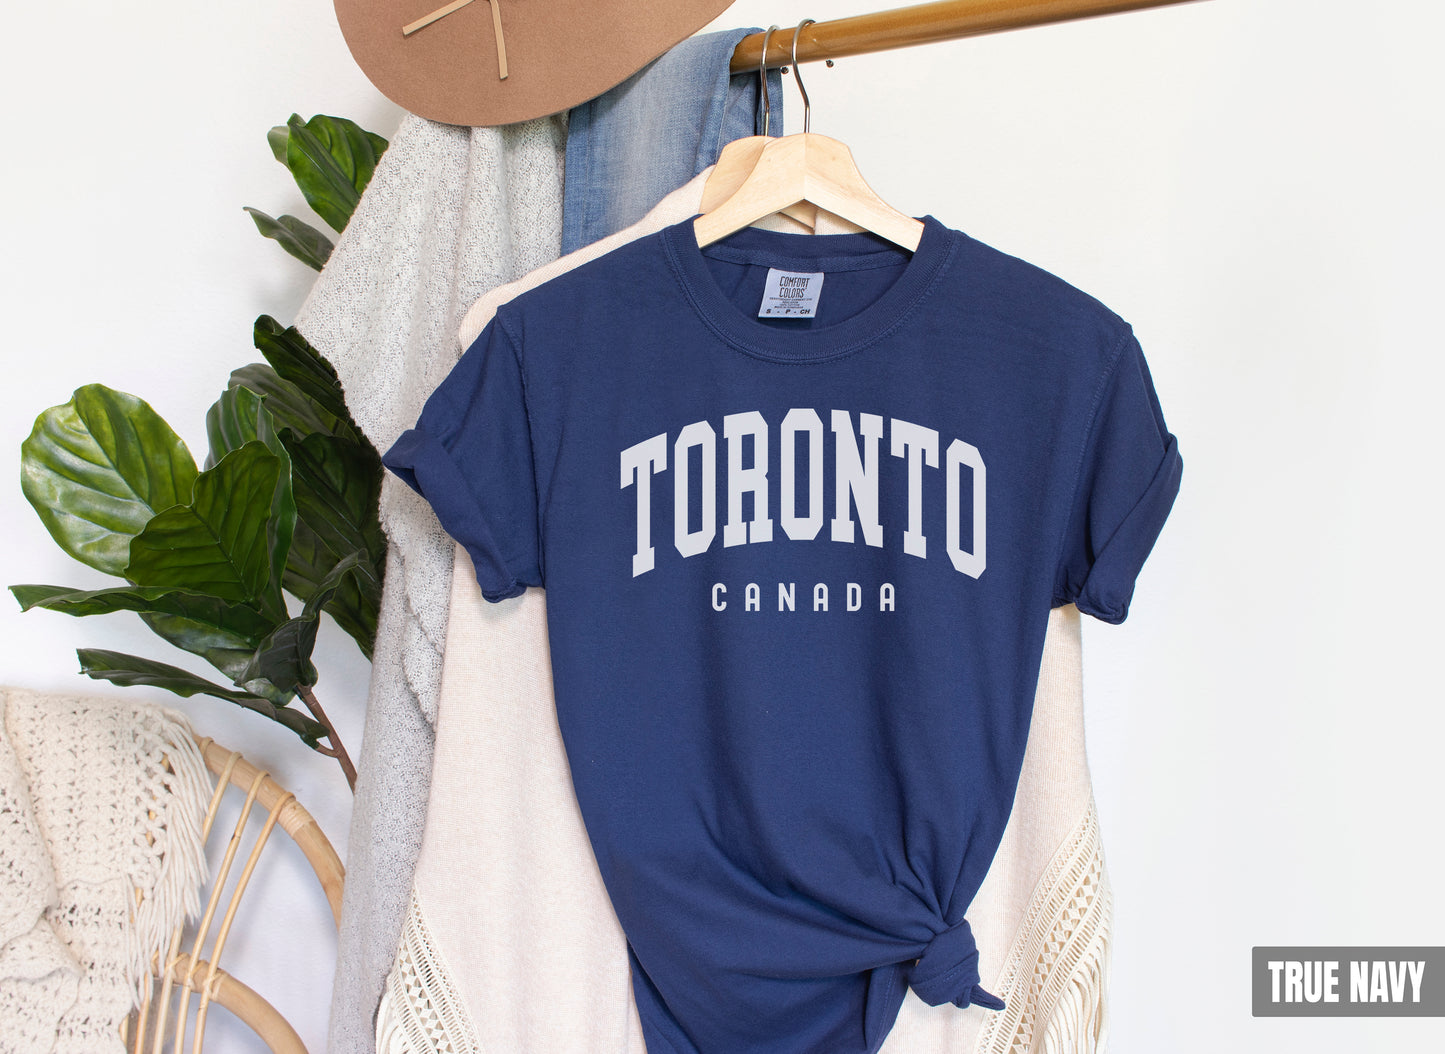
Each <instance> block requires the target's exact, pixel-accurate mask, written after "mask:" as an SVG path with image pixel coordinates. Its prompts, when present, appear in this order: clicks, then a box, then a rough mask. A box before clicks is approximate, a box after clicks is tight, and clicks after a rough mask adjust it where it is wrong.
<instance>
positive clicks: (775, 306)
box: [758, 267, 823, 318]
mask: <svg viewBox="0 0 1445 1054" xmlns="http://www.w3.org/2000/svg"><path fill="white" fill-rule="evenodd" d="M822 292H823V272H822V271H818V272H816V273H814V274H807V273H803V272H799V271H779V270H778V269H777V268H776V267H769V268H768V284H767V285H765V286H763V305H762V307H760V308H758V318H812V317H813V316H814V315H816V314H817V313H818V297H819V295H820V294H822Z"/></svg>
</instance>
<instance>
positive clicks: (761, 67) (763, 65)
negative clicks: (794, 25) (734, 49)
mask: <svg viewBox="0 0 1445 1054" xmlns="http://www.w3.org/2000/svg"><path fill="white" fill-rule="evenodd" d="M777 28H778V27H777V26H769V27H768V28H767V31H766V32H765V33H763V53H762V56H761V57H760V58H759V59H758V90H759V91H761V92H762V94H763V135H764V136H766V135H767V134H768V126H769V125H770V124H771V123H772V119H773V104H772V100H771V99H769V98H768V40H769V38H771V37H772V35H773V32H774V30H776V29H777Z"/></svg>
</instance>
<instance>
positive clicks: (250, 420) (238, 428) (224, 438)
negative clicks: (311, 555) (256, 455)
mask: <svg viewBox="0 0 1445 1054" xmlns="http://www.w3.org/2000/svg"><path fill="white" fill-rule="evenodd" d="M206 434H207V436H208V438H209V439H210V447H211V451H210V454H209V455H207V459H206V464H207V468H208V469H209V468H210V467H211V466H212V465H213V464H214V463H217V462H219V461H220V459H221V458H222V457H224V456H225V455H226V454H228V453H230V452H231V451H232V450H239V449H240V448H241V447H242V446H244V445H245V444H246V443H249V442H253V441H258V442H261V443H264V444H265V445H266V448H267V449H268V450H270V451H271V453H273V454H275V455H276V456H277V457H278V458H280V459H281V471H280V473H279V474H278V475H277V477H276V495H275V499H274V500H273V501H272V506H271V520H270V521H269V522H268V524H267V531H268V532H269V533H270V543H271V577H270V579H269V580H268V581H269V582H270V583H271V584H272V585H273V586H274V588H275V593H276V596H275V599H276V601H277V606H278V609H279V610H281V611H283V612H284V611H285V604H284V602H283V601H281V585H282V576H283V574H284V573H285V570H286V554H287V553H288V552H290V549H291V538H292V533H293V531H294V529H295V526H296V512H295V498H294V496H293V493H292V487H291V454H290V451H288V450H287V449H286V445H285V444H284V443H282V442H281V439H280V437H279V436H278V435H277V434H276V422H275V419H274V418H273V417H272V416H271V411H270V410H269V408H268V407H267V405H266V400H265V398H264V397H263V396H261V395H258V394H256V393H255V392H253V391H252V390H251V389H249V388H246V387H244V386H243V387H237V388H227V389H226V390H225V391H224V392H222V393H221V397H220V398H219V399H217V400H216V402H215V403H214V404H213V405H212V406H211V409H210V410H209V411H207V413H206Z"/></svg>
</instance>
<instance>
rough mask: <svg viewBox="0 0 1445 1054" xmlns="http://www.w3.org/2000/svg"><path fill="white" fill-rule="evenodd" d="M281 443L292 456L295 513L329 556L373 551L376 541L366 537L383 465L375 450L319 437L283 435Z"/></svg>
mask: <svg viewBox="0 0 1445 1054" xmlns="http://www.w3.org/2000/svg"><path fill="white" fill-rule="evenodd" d="M281 441H282V442H283V443H284V444H285V446H286V449H287V451H288V452H289V453H290V454H291V471H292V480H293V485H294V488H295V492H296V509H297V513H298V515H300V516H301V518H302V519H303V520H305V521H306V525H307V526H308V527H310V528H311V529H312V530H314V531H315V532H316V534H317V535H318V536H319V537H320V538H321V541H322V542H324V543H325V544H326V546H327V547H328V548H329V549H330V550H331V551H332V552H333V553H337V554H346V553H351V552H355V551H356V550H358V549H360V550H363V551H366V552H368V553H372V552H373V547H374V546H375V545H376V544H377V542H378V541H379V540H380V539H376V538H372V537H369V536H368V533H367V525H368V521H369V520H374V519H376V508H377V502H378V500H379V499H380V495H381V478H382V477H381V473H382V466H381V459H380V458H378V457H377V456H376V451H374V450H372V449H371V448H370V447H368V446H362V445H361V444H360V443H352V442H349V441H347V440H345V439H339V438H337V437H336V436H328V435H320V434H316V435H309V436H306V437H305V438H303V439H299V440H298V439H297V438H296V436H295V434H294V433H292V432H283V433H282V435H281ZM380 541H381V545H382V546H384V545H385V542H384V540H380Z"/></svg>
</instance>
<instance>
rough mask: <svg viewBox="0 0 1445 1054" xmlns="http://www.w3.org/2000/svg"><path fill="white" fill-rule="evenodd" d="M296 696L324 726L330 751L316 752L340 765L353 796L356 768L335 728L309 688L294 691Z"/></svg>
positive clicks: (319, 750)
mask: <svg viewBox="0 0 1445 1054" xmlns="http://www.w3.org/2000/svg"><path fill="white" fill-rule="evenodd" d="M296 694H297V695H299V696H301V701H302V702H304V703H305V704H306V709H308V710H310V711H311V716H312V717H314V718H316V720H318V721H320V722H321V723H322V724H323V725H325V726H326V738H327V740H329V741H330V743H331V749H330V750H323V749H321V748H319V747H318V748H317V752H318V753H321V754H326V755H327V756H328V757H334V758H335V759H336V760H337V761H339V762H340V763H341V771H342V772H344V773H346V783H347V786H349V787H350V788H351V792H352V793H353V794H355V793H356V766H355V765H353V764H352V763H351V756H350V755H349V754H347V753H346V747H344V746H342V744H341V737H340V736H338V735H337V734H336V726H335V725H333V724H332V723H331V718H329V717H327V716H326V711H325V710H323V709H321V703H320V702H318V701H317V699H316V696H315V695H314V694H312V692H311V689H310V688H306V687H304V686H302V687H298V688H297V689H296Z"/></svg>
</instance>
